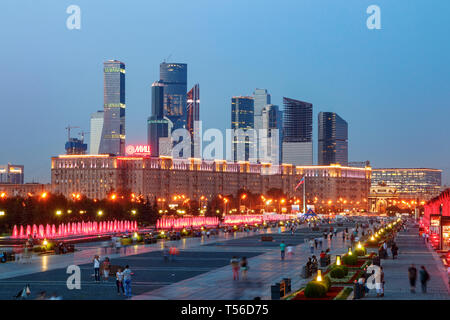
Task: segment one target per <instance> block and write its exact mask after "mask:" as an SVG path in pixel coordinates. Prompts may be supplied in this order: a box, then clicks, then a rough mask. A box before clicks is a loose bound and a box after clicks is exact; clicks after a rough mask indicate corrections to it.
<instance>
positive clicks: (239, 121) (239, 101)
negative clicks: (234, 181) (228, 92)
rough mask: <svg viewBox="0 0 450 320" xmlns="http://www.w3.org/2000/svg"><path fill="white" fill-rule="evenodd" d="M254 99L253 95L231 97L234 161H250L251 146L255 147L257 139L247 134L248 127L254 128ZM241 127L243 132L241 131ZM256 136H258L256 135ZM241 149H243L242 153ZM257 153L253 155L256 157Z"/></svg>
mask: <svg viewBox="0 0 450 320" xmlns="http://www.w3.org/2000/svg"><path fill="white" fill-rule="evenodd" d="M254 109H255V106H254V100H253V97H233V98H231V129H233V130H234V133H235V134H234V136H233V141H232V152H233V161H244V160H245V161H250V160H255V159H250V157H251V155H250V148H255V147H256V146H255V144H256V143H257V141H256V139H255V140H253V137H252V136H246V135H245V132H247V130H248V129H254V120H255V119H254ZM239 129H242V130H241V133H239V131H238V130H239ZM255 138H256V137H255ZM239 150H243V152H244V153H243V154H240V152H239ZM256 156H257V155H256V154H254V155H253V157H255V158H256Z"/></svg>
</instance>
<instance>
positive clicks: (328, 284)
mask: <svg viewBox="0 0 450 320" xmlns="http://www.w3.org/2000/svg"><path fill="white" fill-rule="evenodd" d="M323 282H324V284H325V287H326V288H327V292H328V290H330V287H331V279H330V277H329V276H328V275H326V276H325V277H323Z"/></svg>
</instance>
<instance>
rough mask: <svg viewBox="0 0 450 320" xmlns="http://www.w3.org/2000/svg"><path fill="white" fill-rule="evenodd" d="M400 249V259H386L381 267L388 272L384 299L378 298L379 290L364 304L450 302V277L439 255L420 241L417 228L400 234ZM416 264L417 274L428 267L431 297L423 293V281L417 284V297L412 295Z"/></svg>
mask: <svg viewBox="0 0 450 320" xmlns="http://www.w3.org/2000/svg"><path fill="white" fill-rule="evenodd" d="M395 241H396V243H397V246H398V247H399V254H398V259H395V260H392V258H391V259H386V260H385V259H383V260H381V266H382V267H383V271H384V279H385V287H384V298H377V297H376V293H375V290H371V292H369V296H368V297H366V298H364V300H371V299H374V300H375V299H387V300H424V299H426V300H443V299H446V300H448V299H450V295H449V289H448V277H447V275H446V270H445V268H444V266H443V265H442V262H441V261H440V260H439V257H438V256H437V255H436V253H435V252H434V251H433V250H432V249H430V248H429V247H427V245H425V244H424V242H423V240H422V239H421V238H419V230H418V228H417V227H413V226H409V229H408V231H407V232H404V231H402V232H399V233H398V235H397V238H396V240H395ZM412 263H413V264H414V265H415V267H416V269H417V271H419V270H420V266H422V265H423V266H425V268H426V269H427V271H428V273H429V274H430V281H429V282H428V290H427V291H428V293H426V294H424V293H422V292H421V285H420V281H419V278H418V279H417V283H416V293H411V292H410V287H409V279H408V268H409V267H410V266H411V264H412Z"/></svg>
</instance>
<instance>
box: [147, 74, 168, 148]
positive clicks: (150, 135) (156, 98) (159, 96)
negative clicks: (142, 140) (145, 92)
mask: <svg viewBox="0 0 450 320" xmlns="http://www.w3.org/2000/svg"><path fill="white" fill-rule="evenodd" d="M164 89H165V87H164V84H163V83H162V82H161V81H156V82H154V83H153V84H152V115H151V116H150V117H149V118H148V121H147V141H148V145H149V146H150V152H151V156H152V157H158V156H159V155H160V138H168V137H169V120H168V119H167V118H166V117H164Z"/></svg>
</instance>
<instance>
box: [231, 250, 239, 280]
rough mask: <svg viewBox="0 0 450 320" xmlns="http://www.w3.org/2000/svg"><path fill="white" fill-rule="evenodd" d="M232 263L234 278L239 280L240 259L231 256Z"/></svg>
mask: <svg viewBox="0 0 450 320" xmlns="http://www.w3.org/2000/svg"><path fill="white" fill-rule="evenodd" d="M230 264H231V270H232V271H233V280H239V259H238V258H237V257H236V256H234V257H233V258H231V261H230Z"/></svg>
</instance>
